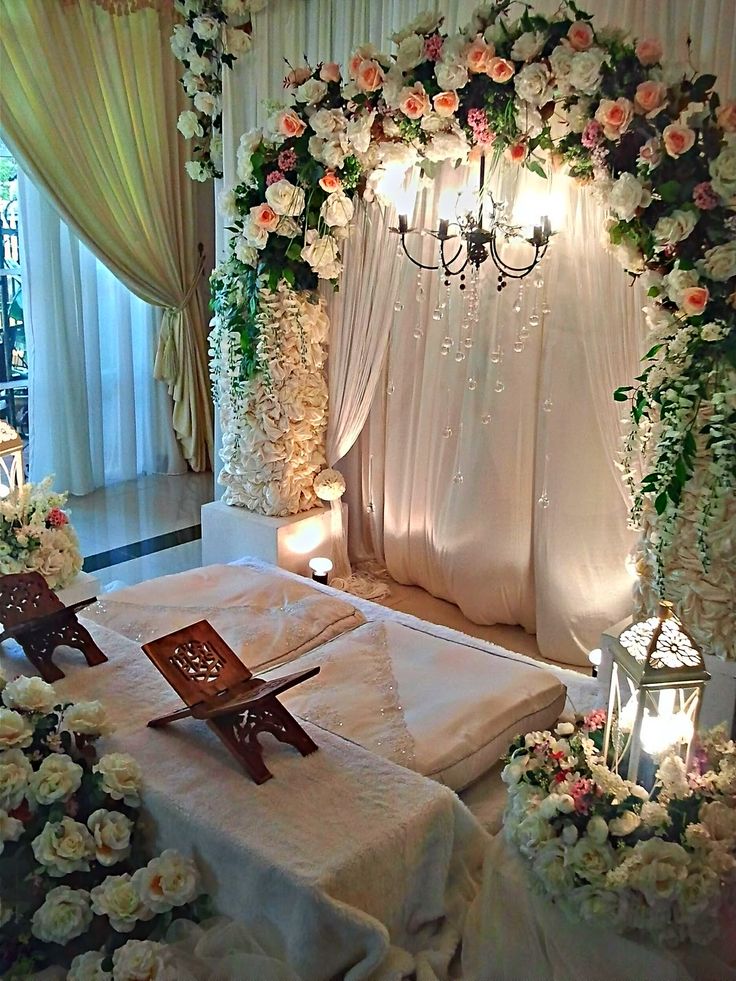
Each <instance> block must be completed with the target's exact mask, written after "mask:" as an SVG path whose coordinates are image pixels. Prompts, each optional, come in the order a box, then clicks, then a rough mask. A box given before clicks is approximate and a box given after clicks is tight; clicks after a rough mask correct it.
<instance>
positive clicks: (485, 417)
mask: <svg viewBox="0 0 736 981" xmlns="http://www.w3.org/2000/svg"><path fill="white" fill-rule="evenodd" d="M480 421H481V422H482V423H483V425H484V426H487V425H488V424H489V423H490V421H491V415H490V413H489V412H486V414H485V415H483V416H481V417H480Z"/></svg>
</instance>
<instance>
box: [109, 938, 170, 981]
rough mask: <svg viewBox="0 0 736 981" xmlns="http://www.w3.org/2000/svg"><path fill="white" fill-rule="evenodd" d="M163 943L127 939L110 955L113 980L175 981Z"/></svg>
mask: <svg viewBox="0 0 736 981" xmlns="http://www.w3.org/2000/svg"><path fill="white" fill-rule="evenodd" d="M168 956H169V954H168V950H167V948H166V946H165V945H163V944H158V943H156V942H155V941H153V940H129V941H128V942H127V944H124V945H123V946H122V947H118V949H117V950H116V951H115V952H114V953H113V955H112V976H113V978H114V979H115V981H177V979H178V973H177V971H176V969H175V968H174V967H173V966H171V965H169V962H168Z"/></svg>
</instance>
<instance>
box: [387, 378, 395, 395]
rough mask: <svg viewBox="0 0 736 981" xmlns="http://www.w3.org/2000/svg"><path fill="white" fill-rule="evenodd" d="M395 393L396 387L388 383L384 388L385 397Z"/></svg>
mask: <svg viewBox="0 0 736 981" xmlns="http://www.w3.org/2000/svg"><path fill="white" fill-rule="evenodd" d="M395 391H396V386H395V385H394V383H393V382H392V381H390V382H389V383H388V385H387V386H386V395H393V394H394V392H395Z"/></svg>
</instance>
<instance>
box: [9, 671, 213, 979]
mask: <svg viewBox="0 0 736 981" xmlns="http://www.w3.org/2000/svg"><path fill="white" fill-rule="evenodd" d="M3 685H4V680H3V679H1V678H0V688H3V690H2V703H3V704H2V707H0V873H1V874H0V974H2V976H3V977H5V978H13V977H25V976H26V975H27V974H28V973H31V972H33V971H35V970H39V969H41V968H43V967H45V966H47V965H50V964H60V965H63V966H64V967H69V966H70V962H71V968H70V972H69V974H68V977H69V978H70V979H72V981H74V979H82V978H90V977H97V978H114V979H115V981H132V979H135V978H140V977H153V976H154V975H153V974H150V973H149V974H146V973H145V972H144V971H143V967H142V966H143V965H144V964H146V963H148V964H149V966H154V965H155V964H156V963H158V961H159V960H160V959H161V957H162V954H161V952H160V949H159V948H160V945H159V944H158V943H156V940H155V938H159V937H162V936H163V933H164V930H165V928H166V927H167V926H168V924H169V923H170V921H171V919H172V918H173V917H181V916H188V917H189V918H198V915H199V912H200V910H199V903H198V901H197V897H198V894H199V892H200V888H199V877H198V874H197V870H196V868H195V866H194V863H193V862H192V861H191V860H190V859H187V858H184V857H183V856H181V855H180V854H178V853H177V852H175V851H172V850H169V851H165V852H163V853H162V854H161V855H159V856H157V857H155V858H152V859H151V860H150V861H146V856H144V854H143V849H142V844H141V841H140V832H139V828H138V817H139V807H140V791H141V780H142V775H141V770H140V767H139V766H138V764H137V763H136V761H135V760H134V759H133V758H132V757H131V756H128V755H127V754H125V753H108V754H106V755H103V756H101V757H99V758H98V756H97V752H96V748H95V743H96V741H97V739H98V738H99V737H100V736H102V735H104V734H106V733H107V732H108V731H109V727H108V724H107V722H106V720H105V715H104V711H103V709H102V706H101V705H100V703H99V702H78V703H76V704H74V703H65V702H62V701H61V699H60V698H59V697H58V696H57V694H56V692H55V691H54V688H53V686H52V685H49V684H47V683H46V682H44V681H42V680H41V679H40V678H26V677H20V678H17V679H16V680H14V681H11V682H9V683H8V684H6V685H4V687H3ZM200 903H201V901H200ZM129 938H132V939H130V940H129ZM152 938H154V939H152ZM126 941H129V942H128V943H126ZM110 958H112V961H110ZM137 970H140V971H143V973H136V971H137ZM95 972H96V973H95ZM106 972H108V973H106ZM109 972H111V973H109ZM155 976H156V977H159V976H162V977H163V975H158V974H156V975H155Z"/></svg>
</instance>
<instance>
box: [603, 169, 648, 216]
mask: <svg viewBox="0 0 736 981" xmlns="http://www.w3.org/2000/svg"><path fill="white" fill-rule="evenodd" d="M650 200H651V194H650V193H649V191H646V190H645V189H644V188H643V187H642V185H641V184H640V183H639V181H638V180H637V179H636V177H634V175H633V174H629V173H625V174H621V176H620V177H619V179H618V180H617V181H616V183H615V184H614V185H613V187H612V188H611V195H610V197H609V201H608V203H609V206H610V208H611V211H613V213H614V214H615V215H616V217H617V218H620V219H621V221H631V219H632V218H633V217H634V215H635V214H636V211H637V209H638V208H641V207H646V205H647V204H648V203H649V201H650Z"/></svg>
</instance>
